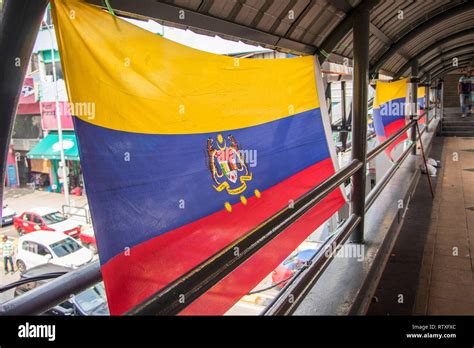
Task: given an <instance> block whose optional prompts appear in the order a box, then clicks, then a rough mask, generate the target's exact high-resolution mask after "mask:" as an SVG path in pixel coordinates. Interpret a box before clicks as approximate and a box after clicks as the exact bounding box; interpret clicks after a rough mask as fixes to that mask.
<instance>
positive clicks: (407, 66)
mask: <svg viewBox="0 0 474 348" xmlns="http://www.w3.org/2000/svg"><path fill="white" fill-rule="evenodd" d="M468 35H474V28H471V29H467V30H463V31H460V32H457V33H455V34H452V35H449V36H447V37H444V38H442V39H441V40H438V41H435V42H434V43H433V44H431V45H429V46H428V47H426V48H424V49H423V50H421V51H420V52H418V53H417V54H416V55H415V56H414V57H413V58H412V59H411V60H410V61H408V62H406V63H405V64H404V65H403V66H402V67H401V68H400V69H398V71H397V72H396V73H395V78H396V79H399V78H400V76H402V75H403V73H405V72H406V71H407V70H409V69H410V66H411V64H412V61H414V60H420V58H421V57H423V56H424V55H426V54H427V53H429V52H430V51H433V50H435V49H439V48H440V46H441V45H444V44H446V43H448V42H451V41H453V40H456V39H459V38H461V37H463V36H468Z"/></svg>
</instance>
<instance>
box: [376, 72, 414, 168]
mask: <svg viewBox="0 0 474 348" xmlns="http://www.w3.org/2000/svg"><path fill="white" fill-rule="evenodd" d="M408 88H409V84H408V79H402V80H398V81H390V82H386V81H380V80H377V82H376V86H375V99H374V106H373V121H374V128H375V134H376V135H377V138H378V139H379V141H380V142H383V141H385V140H386V139H387V138H389V137H390V136H391V135H392V134H394V133H396V132H397V131H398V130H400V129H401V128H403V127H404V126H405V124H406V121H407V106H408ZM405 139H407V134H406V133H405V134H403V135H402V136H400V137H399V138H398V139H397V140H395V141H394V142H393V143H392V144H391V145H390V146H389V147H388V148H387V149H386V150H385V153H386V154H387V156H388V157H389V158H390V159H391V160H392V150H393V149H394V148H395V146H397V145H398V144H399V143H401V142H402V141H404V140H405Z"/></svg>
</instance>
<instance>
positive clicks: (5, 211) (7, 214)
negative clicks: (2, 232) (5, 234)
mask: <svg viewBox="0 0 474 348" xmlns="http://www.w3.org/2000/svg"><path fill="white" fill-rule="evenodd" d="M15 215H16V212H15V211H13V210H12V209H10V208H8V205H6V204H5V205H4V206H3V208H2V221H0V227H2V226H6V225H10V224H12V223H13V219H14V217H15Z"/></svg>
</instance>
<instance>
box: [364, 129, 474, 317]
mask: <svg viewBox="0 0 474 348" xmlns="http://www.w3.org/2000/svg"><path fill="white" fill-rule="evenodd" d="M430 156H431V157H434V158H439V159H441V162H442V168H441V169H440V170H439V172H438V175H437V177H435V178H433V183H434V187H435V199H434V200H432V198H431V194H430V191H429V187H428V184H427V181H426V177H424V176H422V177H421V178H420V181H419V183H418V186H417V189H416V191H415V194H414V195H413V197H412V200H411V202H410V205H409V207H408V211H407V213H406V216H405V222H404V223H403V226H402V228H401V230H400V233H399V236H398V239H397V242H396V244H395V247H394V249H393V250H392V252H391V255H390V258H389V261H388V263H387V266H386V268H385V270H384V273H383V275H382V278H381V280H380V283H379V285H378V288H377V291H376V293H375V296H374V298H373V301H372V304H371V306H370V308H369V311H368V314H373V315H375V314H379V315H380V314H381V315H410V314H415V315H472V314H473V313H474V278H473V276H474V273H473V270H474V268H473V265H474V262H473V250H474V138H462V137H437V138H435V140H434V144H433V149H432V151H431V154H430Z"/></svg>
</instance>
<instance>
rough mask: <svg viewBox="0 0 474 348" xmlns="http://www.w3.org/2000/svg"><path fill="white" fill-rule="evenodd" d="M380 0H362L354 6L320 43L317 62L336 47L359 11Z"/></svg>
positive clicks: (369, 7) (372, 6)
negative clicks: (319, 53)
mask: <svg viewBox="0 0 474 348" xmlns="http://www.w3.org/2000/svg"><path fill="white" fill-rule="evenodd" d="M379 2H380V0H362V1H361V2H360V4H359V5H357V6H356V7H354V8H353V9H352V10H351V11H350V12H349V13H348V14H347V15H346V17H344V19H343V20H342V21H341V22H340V23H339V24H338V25H337V26H336V28H334V30H333V31H332V32H331V33H330V34H329V35H328V36H327V37H326V39H325V40H324V41H323V43H322V44H321V45H320V51H321V52H322V53H323V54H322V55H319V62H320V63H322V62H324V61H325V60H326V59H327V57H329V55H330V54H331V52H332V51H333V50H334V49H335V48H336V47H337V45H338V44H339V42H341V40H342V39H343V38H344V37H345V36H346V35H347V34H348V33H349V32H350V31H351V30H352V26H353V24H354V20H355V19H356V18H357V15H358V14H359V13H360V11H364V10H369V11H370V10H371V9H372V8H374V7H375V6H376V5H377V4H378V3H379Z"/></svg>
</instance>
